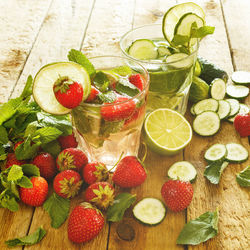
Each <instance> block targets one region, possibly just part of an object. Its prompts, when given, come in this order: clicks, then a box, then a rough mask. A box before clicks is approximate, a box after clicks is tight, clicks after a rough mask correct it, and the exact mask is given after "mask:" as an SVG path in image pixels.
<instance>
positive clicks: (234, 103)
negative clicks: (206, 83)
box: [226, 99, 240, 117]
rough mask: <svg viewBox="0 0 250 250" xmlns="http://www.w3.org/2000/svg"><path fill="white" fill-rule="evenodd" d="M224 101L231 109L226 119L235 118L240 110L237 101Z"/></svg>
mask: <svg viewBox="0 0 250 250" xmlns="http://www.w3.org/2000/svg"><path fill="white" fill-rule="evenodd" d="M226 101H227V102H229V104H230V107H231V110H230V113H229V115H228V117H232V116H235V115H236V114H237V113H238V112H239V110H240V103H239V101H238V100H236V99H226Z"/></svg>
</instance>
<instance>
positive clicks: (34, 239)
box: [5, 227, 46, 247]
mask: <svg viewBox="0 0 250 250" xmlns="http://www.w3.org/2000/svg"><path fill="white" fill-rule="evenodd" d="M45 234H46V231H45V230H44V229H43V228H42V227H39V228H38V229H37V230H36V231H35V232H34V233H32V234H29V235H26V236H24V237H20V238H15V239H11V240H7V241H5V244H6V245H8V246H9V247H14V246H18V245H19V246H25V245H34V244H36V243H38V242H40V241H41V240H42V239H43V237H44V236H45Z"/></svg>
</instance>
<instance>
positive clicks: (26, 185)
mask: <svg viewBox="0 0 250 250" xmlns="http://www.w3.org/2000/svg"><path fill="white" fill-rule="evenodd" d="M16 184H17V185H18V186H20V187H24V188H32V187H33V184H32V182H31V180H30V179H29V178H28V177H27V176H23V177H22V178H21V179H19V180H17V181H16Z"/></svg>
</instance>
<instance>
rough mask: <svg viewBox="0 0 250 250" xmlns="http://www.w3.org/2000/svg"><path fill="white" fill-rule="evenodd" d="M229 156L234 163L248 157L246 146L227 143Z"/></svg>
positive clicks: (228, 159) (229, 159)
mask: <svg viewBox="0 0 250 250" xmlns="http://www.w3.org/2000/svg"><path fill="white" fill-rule="evenodd" d="M226 148H227V156H226V160H227V161H229V162H233V163H241V162H244V161H246V160H247V159H248V151H247V149H246V148H245V147H243V146H242V145H241V144H238V143H228V144H226Z"/></svg>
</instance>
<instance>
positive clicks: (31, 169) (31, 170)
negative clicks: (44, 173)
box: [22, 164, 40, 177]
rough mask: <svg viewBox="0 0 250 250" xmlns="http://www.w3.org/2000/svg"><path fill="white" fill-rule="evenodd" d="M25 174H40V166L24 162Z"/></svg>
mask: <svg viewBox="0 0 250 250" xmlns="http://www.w3.org/2000/svg"><path fill="white" fill-rule="evenodd" d="M22 169H23V174H24V175H26V176H30V177H31V176H40V170H39V168H38V167H37V166H36V165H34V164H23V165H22Z"/></svg>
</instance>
